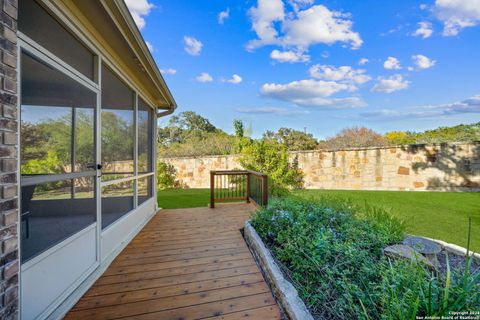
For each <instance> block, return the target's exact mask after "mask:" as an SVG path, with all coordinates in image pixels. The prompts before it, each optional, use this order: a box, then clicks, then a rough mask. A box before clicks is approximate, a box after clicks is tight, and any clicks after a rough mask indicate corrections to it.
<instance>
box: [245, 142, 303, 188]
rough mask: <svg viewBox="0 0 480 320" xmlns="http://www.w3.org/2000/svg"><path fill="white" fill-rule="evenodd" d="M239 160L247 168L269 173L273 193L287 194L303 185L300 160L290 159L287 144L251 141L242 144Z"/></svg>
mask: <svg viewBox="0 0 480 320" xmlns="http://www.w3.org/2000/svg"><path fill="white" fill-rule="evenodd" d="M239 161H240V164H241V165H242V167H243V168H245V169H247V170H253V171H258V172H261V173H265V174H267V175H268V182H269V191H270V193H271V194H273V195H277V196H278V195H285V194H286V192H287V190H289V189H299V188H302V187H303V173H302V171H301V170H300V169H299V168H298V161H296V160H295V159H294V160H293V161H289V159H288V153H287V149H286V147H285V145H282V144H280V143H278V142H276V141H271V140H270V141H266V140H257V141H250V142H249V143H248V144H245V145H243V146H242V151H241V155H240V158H239Z"/></svg>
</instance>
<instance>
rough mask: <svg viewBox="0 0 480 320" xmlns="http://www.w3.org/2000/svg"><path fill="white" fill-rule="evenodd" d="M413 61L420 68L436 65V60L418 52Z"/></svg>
mask: <svg viewBox="0 0 480 320" xmlns="http://www.w3.org/2000/svg"><path fill="white" fill-rule="evenodd" d="M412 60H413V63H414V64H415V66H416V67H417V68H418V69H428V68H431V67H433V66H434V65H435V63H436V61H435V60H432V59H430V58H428V57H426V56H424V55H421V54H417V55H414V56H412Z"/></svg>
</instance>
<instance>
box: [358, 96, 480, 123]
mask: <svg viewBox="0 0 480 320" xmlns="http://www.w3.org/2000/svg"><path fill="white" fill-rule="evenodd" d="M469 113H480V95H476V96H473V97H470V98H468V99H465V100H462V101H460V102H454V103H447V104H441V105H433V106H432V105H430V106H416V107H408V108H403V109H381V110H378V111H372V112H368V113H364V114H362V116H363V117H365V118H369V119H372V118H377V119H381V120H385V119H388V120H399V119H413V118H438V117H445V116H450V115H456V114H469Z"/></svg>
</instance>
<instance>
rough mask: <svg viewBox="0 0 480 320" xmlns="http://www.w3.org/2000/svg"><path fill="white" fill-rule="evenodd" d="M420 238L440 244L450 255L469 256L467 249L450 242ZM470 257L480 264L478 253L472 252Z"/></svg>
mask: <svg viewBox="0 0 480 320" xmlns="http://www.w3.org/2000/svg"><path fill="white" fill-rule="evenodd" d="M414 237H418V236H414ZM420 237H422V238H425V239H428V240H431V241H433V242H436V243H438V244H439V245H440V246H441V247H442V249H444V250H445V251H447V252H450V253H453V254H456V255H458V256H462V257H466V256H467V248H464V247H461V246H458V245H456V244H453V243H448V242H445V241H442V240H438V239H432V238H428V237H423V236H420ZM469 255H470V256H471V257H473V259H474V260H476V261H479V262H480V254H479V253H476V252H474V251H472V250H470V252H469Z"/></svg>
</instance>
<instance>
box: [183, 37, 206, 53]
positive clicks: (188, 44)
mask: <svg viewBox="0 0 480 320" xmlns="http://www.w3.org/2000/svg"><path fill="white" fill-rule="evenodd" d="M183 42H184V43H185V47H184V49H185V51H186V52H187V53H188V54H190V55H192V56H198V55H200V51H202V47H203V43H202V42H201V41H199V40H197V39H195V38H194V37H189V36H184V37H183Z"/></svg>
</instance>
